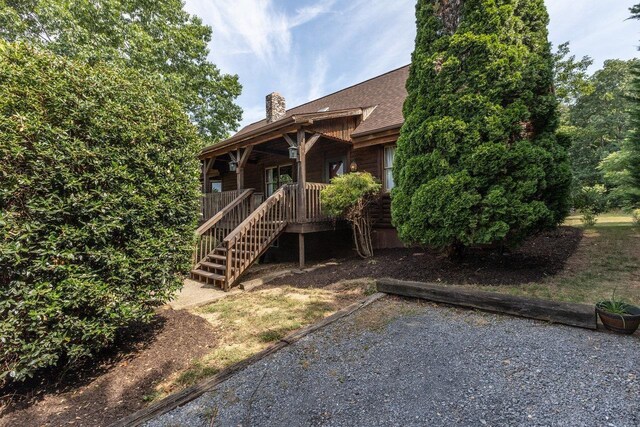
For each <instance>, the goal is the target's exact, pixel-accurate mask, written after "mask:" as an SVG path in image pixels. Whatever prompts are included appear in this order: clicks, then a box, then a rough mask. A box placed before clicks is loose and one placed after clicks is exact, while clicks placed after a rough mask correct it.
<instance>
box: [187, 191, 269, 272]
mask: <svg viewBox="0 0 640 427" xmlns="http://www.w3.org/2000/svg"><path fill="white" fill-rule="evenodd" d="M220 194H222V193H220ZM257 196H259V197H260V199H259V200H262V195H261V194H256V193H255V192H254V190H252V189H249V190H244V191H243V192H242V193H240V195H239V196H238V197H236V198H235V199H234V200H232V201H231V202H230V203H228V204H227V205H226V206H224V207H223V208H222V209H221V210H220V211H219V212H218V213H216V214H215V215H214V216H213V217H212V218H210V219H209V220H208V221H207V222H205V223H204V224H202V225H201V226H200V228H198V230H196V236H197V242H196V248H195V251H194V254H193V264H194V265H195V268H197V267H198V266H199V265H200V263H201V262H202V261H204V260H205V259H206V257H207V255H209V253H211V252H212V251H213V250H214V249H215V248H216V247H217V246H218V245H220V244H221V243H222V242H223V240H224V238H225V237H227V235H229V233H231V232H232V231H233V230H234V229H235V228H236V227H237V226H238V225H239V224H240V223H242V221H244V220H245V219H246V218H247V217H248V216H249V214H251V212H253V210H254V209H255V208H257V207H258V206H259V205H260V204H259V203H258V204H255V203H256V199H255V198H256V197H257Z"/></svg>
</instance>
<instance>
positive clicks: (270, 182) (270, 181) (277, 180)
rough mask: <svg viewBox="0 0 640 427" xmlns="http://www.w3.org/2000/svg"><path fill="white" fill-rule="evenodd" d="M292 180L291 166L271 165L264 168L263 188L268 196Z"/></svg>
mask: <svg viewBox="0 0 640 427" xmlns="http://www.w3.org/2000/svg"><path fill="white" fill-rule="evenodd" d="M292 182H293V166H292V165H284V166H273V167H270V168H266V169H265V170H264V184H265V185H264V189H265V192H266V196H267V197H269V196H271V195H272V194H273V193H275V192H276V190H277V189H278V188H280V187H282V186H283V185H285V184H290V183H292Z"/></svg>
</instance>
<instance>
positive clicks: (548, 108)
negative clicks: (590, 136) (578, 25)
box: [392, 0, 571, 248]
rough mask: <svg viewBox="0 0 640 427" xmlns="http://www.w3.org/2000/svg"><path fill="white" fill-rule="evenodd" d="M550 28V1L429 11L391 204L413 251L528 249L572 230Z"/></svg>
mask: <svg viewBox="0 0 640 427" xmlns="http://www.w3.org/2000/svg"><path fill="white" fill-rule="evenodd" d="M547 24H548V15H547V12H546V8H545V6H544V2H543V1H542V0H528V1H515V0H499V1H495V0H468V1H464V2H462V1H450V0H447V1H445V0H420V1H418V4H417V26H418V34H417V38H416V47H415V51H414V53H413V60H412V67H411V72H410V76H409V80H408V83H407V89H408V93H409V94H408V98H407V100H406V102H405V106H404V116H405V124H404V126H403V128H402V131H401V135H400V139H399V141H398V151H397V156H396V163H395V165H394V166H395V167H394V179H395V182H396V184H397V187H396V188H395V189H394V191H393V193H392V214H393V220H394V224H395V226H396V227H397V229H398V231H399V234H400V236H401V238H402V239H403V240H405V241H407V242H414V243H421V244H426V245H429V246H433V247H438V248H451V247H462V246H471V245H479V244H483V245H484V244H493V243H505V242H507V243H508V242H517V241H519V240H521V239H523V238H524V237H526V236H527V235H529V234H531V233H535V232H537V231H539V230H542V229H546V228H550V227H553V226H555V225H556V224H558V223H560V222H561V221H562V220H563V219H564V217H565V215H566V213H567V211H568V202H567V195H568V189H569V185H570V180H571V175H570V167H569V164H568V161H567V154H566V148H567V147H564V146H562V145H561V144H560V143H558V140H557V139H556V136H555V132H556V128H557V124H558V119H557V113H556V107H557V101H556V98H555V96H554V94H553V91H552V87H553V57H552V54H551V51H550V45H549V43H548V41H547Z"/></svg>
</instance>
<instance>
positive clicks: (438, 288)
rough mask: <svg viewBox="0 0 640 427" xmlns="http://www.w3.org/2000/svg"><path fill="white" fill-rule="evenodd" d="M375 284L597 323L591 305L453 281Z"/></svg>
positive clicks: (399, 292) (572, 321)
mask: <svg viewBox="0 0 640 427" xmlns="http://www.w3.org/2000/svg"><path fill="white" fill-rule="evenodd" d="M376 286H377V288H378V292H385V293H388V294H395V295H402V296H405V297H412V298H421V299H425V300H428V301H435V302H441V303H445V304H452V305H460V306H463V307H471V308H478V309H480V310H487V311H492V312H497V313H506V314H512V315H515V316H520V317H527V318H530V319H538V320H544V321H547V322H553V323H561V324H564V325H570V326H577V327H580V328H586V329H596V327H597V321H596V314H595V309H594V307H593V305H587V304H574V303H566V302H556V301H547V300H541V299H534V298H526V297H518V296H512V295H506V294H498V293H493V292H480V291H472V290H466V289H461V288H459V287H457V286H455V285H454V286H443V285H438V284H432V283H421V282H408V281H403V280H395V279H379V280H377V281H376Z"/></svg>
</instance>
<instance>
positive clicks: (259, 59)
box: [185, 0, 640, 125]
mask: <svg viewBox="0 0 640 427" xmlns="http://www.w3.org/2000/svg"><path fill="white" fill-rule="evenodd" d="M637 1H638V0H545V2H546V4H547V8H548V10H549V15H550V18H551V23H550V25H549V38H550V41H551V42H552V43H553V44H554V45H555V46H557V45H558V44H560V43H563V42H565V41H569V42H571V50H572V52H573V53H574V54H575V55H576V56H578V57H582V56H585V55H588V56H591V57H592V58H593V59H594V65H593V67H592V69H591V71H595V70H597V69H598V68H600V67H602V64H603V62H604V61H605V60H606V59H612V58H620V59H631V58H634V57H640V54H639V53H638V51H637V48H638V45H639V44H640V42H639V41H638V40H640V21H635V20H627V18H628V17H629V7H631V6H632V5H633V4H634V3H636V2H637ZM414 7H415V0H186V5H185V9H186V10H187V11H188V12H189V13H191V14H194V15H197V16H199V17H200V18H202V20H203V21H204V23H205V24H207V25H209V26H211V27H212V28H213V38H212V41H211V45H210V50H211V53H210V60H211V61H212V62H213V63H215V64H216V65H217V66H218V67H219V68H220V69H221V70H222V71H223V72H224V73H229V74H237V75H238V76H239V78H240V83H241V84H242V86H243V91H242V95H241V96H240V97H239V98H238V100H237V103H238V104H239V105H240V106H241V107H242V108H243V110H244V115H243V120H242V125H247V124H249V123H252V122H255V121H257V120H260V119H262V118H264V115H265V105H264V104H265V100H264V98H265V96H266V95H267V94H268V93H271V92H279V93H281V94H282V95H283V96H284V97H285V99H286V102H287V108H291V107H294V106H296V105H300V104H302V103H305V102H307V101H310V100H313V99H316V98H319V97H321V96H323V95H327V94H330V93H332V92H335V91H337V90H340V89H343V88H345V87H348V86H351V85H353V84H356V83H359V82H362V81H364V80H366V79H369V78H372V77H375V76H377V75H380V74H383V73H385V72H387V71H391V70H394V69H396V68H399V67H402V66H404V65H407V64H409V62H410V60H411V52H412V50H413V44H414V38H415V31H416V30H415V16H414Z"/></svg>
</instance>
